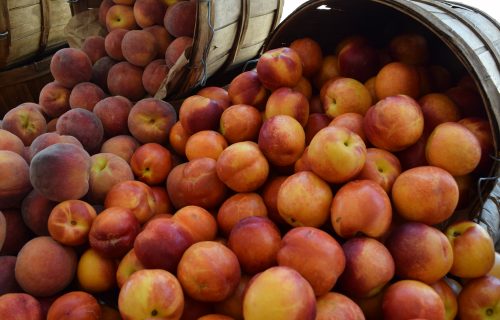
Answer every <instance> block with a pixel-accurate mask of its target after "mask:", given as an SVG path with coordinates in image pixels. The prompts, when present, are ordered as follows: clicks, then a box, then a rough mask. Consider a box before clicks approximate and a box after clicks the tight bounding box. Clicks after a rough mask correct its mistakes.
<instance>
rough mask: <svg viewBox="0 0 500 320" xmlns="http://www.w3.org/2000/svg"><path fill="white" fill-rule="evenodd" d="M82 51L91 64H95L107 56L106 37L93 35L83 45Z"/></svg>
mask: <svg viewBox="0 0 500 320" xmlns="http://www.w3.org/2000/svg"><path fill="white" fill-rule="evenodd" d="M81 49H82V51H83V52H85V53H86V54H87V56H88V57H89V58H90V62H92V64H94V63H95V62H96V61H97V60H99V59H100V58H102V57H104V56H106V50H105V49H104V37H102V36H99V35H95V36H94V35H91V36H88V37H86V38H85V40H83V43H82V48H81Z"/></svg>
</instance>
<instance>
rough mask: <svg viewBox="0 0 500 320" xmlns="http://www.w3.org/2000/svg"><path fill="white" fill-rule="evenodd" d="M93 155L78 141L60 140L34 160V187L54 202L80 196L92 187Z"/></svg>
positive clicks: (32, 165)
mask: <svg viewBox="0 0 500 320" xmlns="http://www.w3.org/2000/svg"><path fill="white" fill-rule="evenodd" d="M89 170H90V156H89V154H88V153H87V152H86V151H85V150H84V149H83V148H80V147H78V146H76V145H74V144H69V143H56V144H54V145H51V146H49V147H47V148H45V149H43V150H42V151H40V152H39V153H37V154H36V155H35V156H34V157H33V159H32V160H31V165H30V180H31V184H32V185H33V188H34V189H36V190H37V191H38V192H40V193H41V194H42V195H43V196H45V197H47V198H48V199H50V200H53V201H64V200H69V199H80V198H81V197H83V196H84V195H85V194H86V193H87V191H88V189H89Z"/></svg>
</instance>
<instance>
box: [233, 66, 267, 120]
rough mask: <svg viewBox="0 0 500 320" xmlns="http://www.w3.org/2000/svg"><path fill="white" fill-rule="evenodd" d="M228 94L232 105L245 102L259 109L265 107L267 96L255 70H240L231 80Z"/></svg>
mask: <svg viewBox="0 0 500 320" xmlns="http://www.w3.org/2000/svg"><path fill="white" fill-rule="evenodd" d="M228 94H229V98H230V99H231V102H232V103H233V105H237V104H245V105H250V106H253V107H255V108H257V109H259V110H263V108H264V107H265V105H266V101H267V96H268V92H267V90H266V88H265V87H264V86H263V85H262V83H261V82H260V80H259V77H258V75H257V71H255V70H250V71H245V72H242V73H240V74H239V75H237V76H236V77H235V78H234V79H233V80H231V83H230V84H229V88H228Z"/></svg>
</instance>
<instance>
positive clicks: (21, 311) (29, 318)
mask: <svg viewBox="0 0 500 320" xmlns="http://www.w3.org/2000/svg"><path fill="white" fill-rule="evenodd" d="M0 317H2V319H23V320H41V319H43V313H42V307H41V305H40V302H39V301H38V300H37V299H36V298H35V297H33V296H32V295H29V294H27V293H7V294H4V295H1V296H0Z"/></svg>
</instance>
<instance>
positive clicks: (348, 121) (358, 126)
mask: <svg viewBox="0 0 500 320" xmlns="http://www.w3.org/2000/svg"><path fill="white" fill-rule="evenodd" d="M329 119H331V118H329ZM363 119H364V118H363V116H362V115H361V114H359V113H354V112H347V113H343V114H340V115H338V116H336V117H335V118H333V119H331V121H330V123H329V124H328V125H329V126H337V127H343V128H346V129H349V130H351V131H352V132H354V133H355V134H357V135H358V136H359V137H360V138H361V139H362V140H363V142H365V143H368V139H366V134H365V130H364V129H363Z"/></svg>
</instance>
